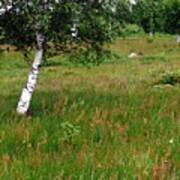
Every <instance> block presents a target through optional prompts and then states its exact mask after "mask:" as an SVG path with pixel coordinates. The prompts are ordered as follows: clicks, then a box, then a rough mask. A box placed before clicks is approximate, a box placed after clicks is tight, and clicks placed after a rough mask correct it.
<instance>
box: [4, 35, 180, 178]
mask: <svg viewBox="0 0 180 180" xmlns="http://www.w3.org/2000/svg"><path fill="white" fill-rule="evenodd" d="M107 48H110V49H112V51H113V52H115V53H117V54H118V56H115V57H114V58H113V59H111V60H109V61H105V62H104V63H102V64H101V65H99V66H94V67H92V68H87V67H83V66H80V65H74V64H71V63H70V62H67V61H65V58H64V57H60V56H56V57H52V58H50V59H49V64H50V65H49V66H46V67H42V69H41V74H40V78H39V81H38V84H37V87H36V91H35V93H34V95H33V100H32V103H31V109H30V115H29V116H27V117H19V116H17V114H16V112H15V109H16V104H17V101H18V98H19V96H20V93H21V90H22V88H23V86H24V85H25V83H26V80H27V74H28V72H29V68H30V67H29V65H28V64H27V63H26V62H25V61H24V60H23V57H22V55H21V54H20V53H19V52H13V51H10V52H7V51H4V52H3V53H1V54H0V179H2V180H14V179H17V180H21V179H22V180H36V179H37V180H46V179H47V180H51V179H53V180H60V179H68V180H71V179H72V180H74V179H75V180H76V179H77V180H79V179H80V180H96V179H98V180H99V179H100V180H106V179H107V180H118V179H120V180H121V179H122V180H124V179H127V180H131V179H132V180H133V179H138V180H144V179H145V180H146V179H149V180H151V179H154V180H158V179H159V180H163V179H164V180H178V179H179V178H180V45H178V44H177V43H176V42H175V38H174V37H172V36H161V35H159V36H157V37H156V38H155V40H154V41H152V42H150V41H149V40H148V38H147V37H138V38H129V39H119V40H117V41H116V42H114V43H113V44H111V45H109V46H108V47H107ZM131 52H136V53H138V57H137V58H134V59H129V58H128V57H127V56H128V54H129V53H131Z"/></svg>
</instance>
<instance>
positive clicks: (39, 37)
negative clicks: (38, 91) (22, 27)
mask: <svg viewBox="0 0 180 180" xmlns="http://www.w3.org/2000/svg"><path fill="white" fill-rule="evenodd" d="M36 41H37V50H36V54H35V58H34V62H33V64H32V68H31V71H30V73H29V76H28V81H27V84H26V86H25V88H23V90H22V94H21V96H20V99H19V102H18V105H17V113H18V114H21V115H25V114H26V113H27V112H28V109H29V106H30V102H31V99H32V95H33V92H34V89H35V85H36V83H37V79H38V75H39V67H40V65H41V63H42V59H43V53H44V41H45V38H44V36H43V34H42V33H40V32H37V33H36Z"/></svg>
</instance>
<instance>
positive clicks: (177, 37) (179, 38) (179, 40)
mask: <svg viewBox="0 0 180 180" xmlns="http://www.w3.org/2000/svg"><path fill="white" fill-rule="evenodd" d="M176 42H177V43H180V35H179V34H178V35H177V36H176Z"/></svg>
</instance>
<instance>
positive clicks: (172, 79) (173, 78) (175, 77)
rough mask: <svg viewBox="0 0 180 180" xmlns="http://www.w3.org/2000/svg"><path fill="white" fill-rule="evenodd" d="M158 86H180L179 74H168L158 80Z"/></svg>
mask: <svg viewBox="0 0 180 180" xmlns="http://www.w3.org/2000/svg"><path fill="white" fill-rule="evenodd" d="M160 84H170V85H176V84H180V72H168V73H166V74H164V75H163V76H162V78H161V80H160Z"/></svg>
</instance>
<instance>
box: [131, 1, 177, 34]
mask: <svg viewBox="0 0 180 180" xmlns="http://www.w3.org/2000/svg"><path fill="white" fill-rule="evenodd" d="M129 20H130V21H129V22H130V23H134V24H137V25H139V26H141V27H143V29H144V31H145V32H147V33H148V32H164V33H173V34H174V33H176V34H177V33H180V0H138V2H137V5H136V6H134V7H133V11H132V14H131V17H130V19H129Z"/></svg>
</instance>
